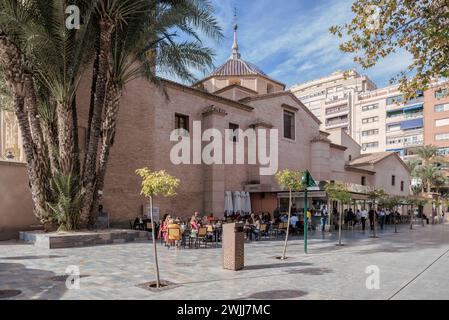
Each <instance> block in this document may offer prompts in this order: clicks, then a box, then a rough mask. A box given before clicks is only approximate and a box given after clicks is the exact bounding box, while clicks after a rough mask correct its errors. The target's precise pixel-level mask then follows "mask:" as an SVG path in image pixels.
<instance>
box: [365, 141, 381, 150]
mask: <svg viewBox="0 0 449 320" xmlns="http://www.w3.org/2000/svg"><path fill="white" fill-rule="evenodd" d="M378 147H379V142H369V143H364V144H362V148H363V149H364V150H366V149H370V148H378Z"/></svg>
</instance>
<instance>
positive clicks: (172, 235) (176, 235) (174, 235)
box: [167, 219, 181, 244]
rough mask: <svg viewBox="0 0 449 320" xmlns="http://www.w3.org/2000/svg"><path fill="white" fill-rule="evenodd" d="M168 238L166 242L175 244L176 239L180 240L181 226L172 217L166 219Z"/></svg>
mask: <svg viewBox="0 0 449 320" xmlns="http://www.w3.org/2000/svg"><path fill="white" fill-rule="evenodd" d="M167 229H168V238H167V244H175V243H176V241H179V240H181V228H180V226H179V224H177V223H175V221H174V220H173V219H170V220H169V221H168V226H167ZM170 230H178V232H170Z"/></svg>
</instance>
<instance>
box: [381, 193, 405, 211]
mask: <svg viewBox="0 0 449 320" xmlns="http://www.w3.org/2000/svg"><path fill="white" fill-rule="evenodd" d="M401 203H402V200H401V198H399V197H397V196H388V195H386V196H384V197H382V198H380V199H379V205H380V206H381V207H384V208H387V209H390V210H394V209H395V208H396V207H397V206H398V205H400V204H401Z"/></svg>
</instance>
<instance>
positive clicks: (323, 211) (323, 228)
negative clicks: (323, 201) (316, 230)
mask: <svg viewBox="0 0 449 320" xmlns="http://www.w3.org/2000/svg"><path fill="white" fill-rule="evenodd" d="M327 217H328V213H327V209H326V206H323V209H321V231H322V232H324V231H326V224H327Z"/></svg>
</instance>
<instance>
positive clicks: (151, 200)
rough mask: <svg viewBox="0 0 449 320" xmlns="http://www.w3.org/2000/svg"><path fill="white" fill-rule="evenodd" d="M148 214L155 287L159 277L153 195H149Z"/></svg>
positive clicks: (157, 284) (158, 282)
mask: <svg viewBox="0 0 449 320" xmlns="http://www.w3.org/2000/svg"><path fill="white" fill-rule="evenodd" d="M150 216H151V234H152V238H153V254H154V267H155V271H156V287H157V288H159V287H160V286H161V279H160V276H159V263H158V261H157V244H156V229H155V228H154V216H153V197H150Z"/></svg>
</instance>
